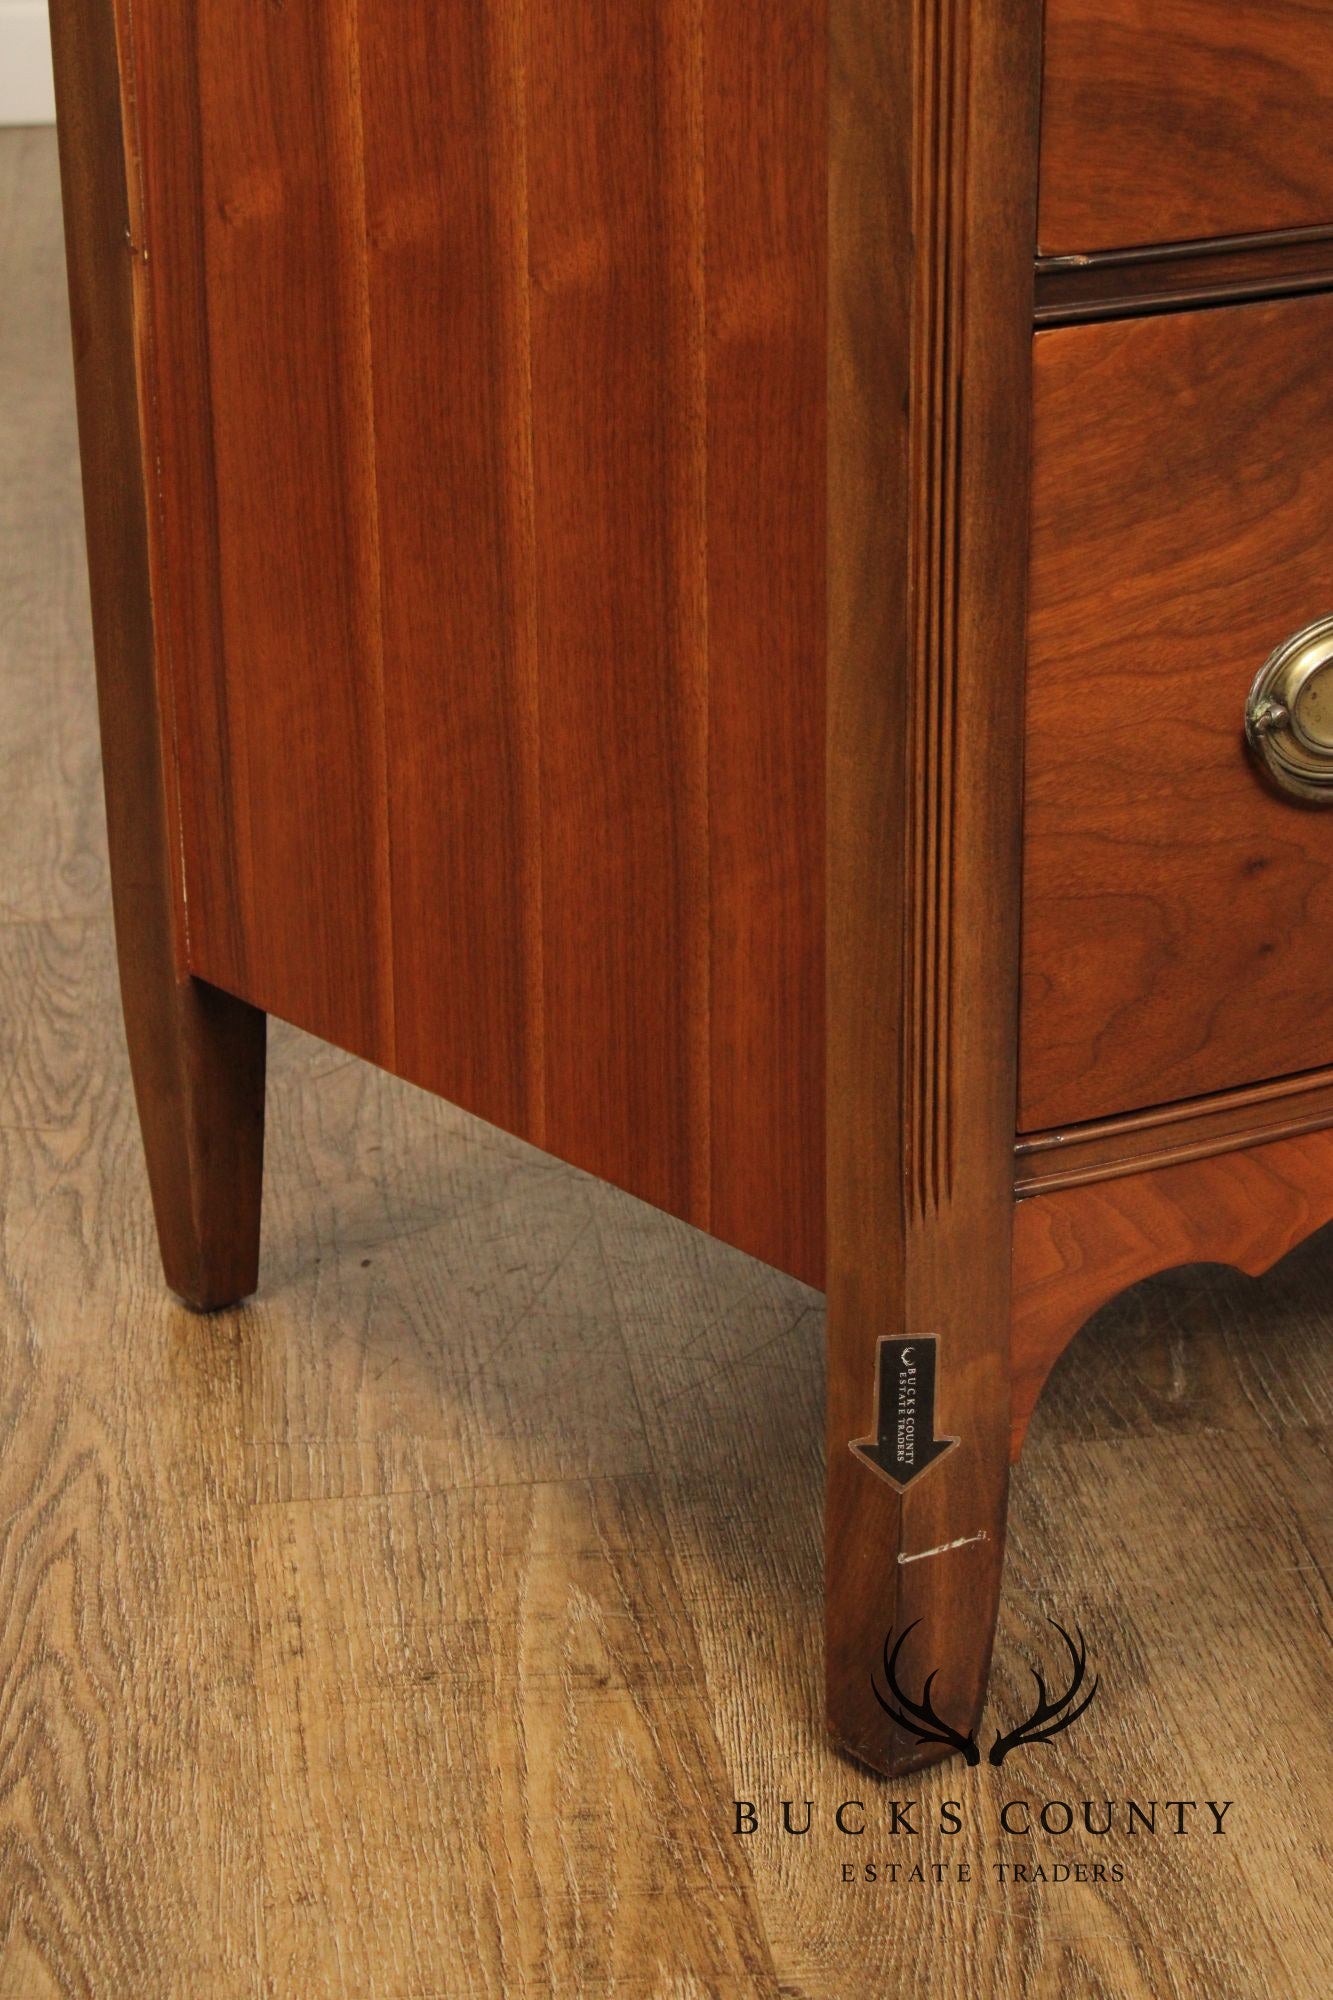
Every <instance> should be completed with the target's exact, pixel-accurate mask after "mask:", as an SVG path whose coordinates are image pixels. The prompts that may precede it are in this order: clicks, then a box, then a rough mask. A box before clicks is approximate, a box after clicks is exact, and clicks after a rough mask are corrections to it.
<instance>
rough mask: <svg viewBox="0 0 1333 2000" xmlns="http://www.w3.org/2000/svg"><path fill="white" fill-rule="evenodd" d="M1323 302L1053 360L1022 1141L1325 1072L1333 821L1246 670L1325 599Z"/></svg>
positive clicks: (1039, 619) (1038, 421)
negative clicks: (1280, 759) (1277, 735)
mask: <svg viewBox="0 0 1333 2000" xmlns="http://www.w3.org/2000/svg"><path fill="white" fill-rule="evenodd" d="M1330 340H1333V299H1329V298H1325V297H1320V298H1311V299H1292V300H1286V301H1281V302H1277V303H1272V304H1263V305H1248V306H1237V307H1232V308H1227V309H1224V310H1219V311H1216V312H1201V313H1185V314H1175V315H1170V316H1167V317H1164V318H1159V319H1144V320H1136V321H1131V322H1127V323H1124V324H1120V325H1106V326H1087V327H1075V328H1068V329H1062V330H1059V331H1055V332H1049V333H1042V334H1039V335H1038V336H1037V341H1036V363H1035V371H1036V372H1035V389H1034V398H1035V403H1034V427H1033V429H1034V474H1033V477H1034V498H1033V534H1032V584H1031V615H1030V634H1029V666H1028V736H1027V783H1026V837H1025V859H1024V895H1023V989H1022V1029H1021V1044H1020V1130H1023V1131H1034V1130H1040V1129H1042V1128H1045V1127H1055V1126H1063V1125H1072V1124H1078V1123H1080V1122H1083V1121H1086V1120H1090V1119H1097V1118H1106V1117H1111V1116H1114V1115H1116V1114H1117V1113H1120V1112H1124V1111H1130V1110H1134V1109H1137V1108H1139V1107H1141V1106H1146V1105H1151V1104H1160V1103H1165V1102H1168V1101H1171V1100H1174V1099H1186V1098H1192V1097H1201V1096H1205V1095H1207V1094H1209V1093H1212V1092H1216V1091H1221V1090H1227V1089H1231V1088H1234V1087H1237V1086H1240V1085H1244V1084H1249V1083H1253V1082H1255V1081H1256V1080H1257V1079H1260V1078H1264V1077H1276V1076H1283V1075H1287V1074H1291V1073H1295V1072H1297V1071H1301V1070H1312V1069H1317V1068H1319V1067H1320V1066H1321V1064H1324V1063H1326V1062H1327V1060H1328V1055H1329V1051H1330V1049H1331V1048H1333V959H1330V954H1329V950H1328V937H1329V935H1330V926H1333V816H1330V815H1329V814H1326V813H1320V812H1318V811H1311V810H1307V809H1305V808H1302V807H1300V806H1297V805H1295V804H1292V803H1291V802H1289V801H1287V800H1284V799H1282V798H1280V797H1278V796H1277V795H1276V794H1274V793H1273V792H1271V791H1270V790H1269V789H1268V788H1267V787H1266V786H1265V784H1263V783H1262V782H1261V780H1260V779H1259V777H1258V776H1257V774H1256V773H1255V771H1254V770H1253V769H1252V768H1251V766H1250V763H1249V761H1248V759H1247V756H1246V753H1245V750H1244V746H1243V742H1242V735H1241V724H1242V717H1243V712H1244V706H1245V698H1246V694H1247V692H1248V689H1249V686H1250V682H1251V679H1252V677H1253V675H1254V674H1255V672H1256V671H1257V670H1258V668H1259V667H1260V666H1261V665H1262V664H1263V662H1264V660H1265V659H1266V658H1267V656H1268V655H1269V653H1270V652H1271V651H1272V650H1273V648H1274V647H1275V646H1276V645H1278V644H1279V643H1280V642H1281V641H1282V640H1283V639H1284V638H1286V637H1287V636H1288V635H1289V634H1290V633H1292V632H1294V631H1296V630H1298V629H1299V628H1301V627H1302V626H1304V625H1306V624H1308V623H1309V622H1310V621H1311V620H1312V619H1315V618H1317V617H1320V616H1322V615H1324V614H1326V613H1327V612H1328V611H1329V609H1330V606H1331V604H1333V567H1331V565H1330V556H1331V554H1333V542H1331V541H1330V533H1329V522H1330V520H1333V454H1330V452H1329V449H1328V446H1329V443H1330V441H1333V375H1330V371H1329V369H1328V366H1327V355H1328V351H1329V343H1330Z"/></svg>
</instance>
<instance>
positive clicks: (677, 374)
mask: <svg viewBox="0 0 1333 2000" xmlns="http://www.w3.org/2000/svg"><path fill="white" fill-rule="evenodd" d="M116 11H117V14H118V17H119V19H120V30H121V47H122V63H123V66H124V69H125V73H126V76H127V77H128V78H129V79H130V80H131V81H130V87H131V88H132V92H133V98H134V103H135V107H136V116H137V146H138V151H137V154H136V160H135V167H136V172H137V175H138V178H139V183H140V186H139V192H140V195H141V218H140V223H139V226H140V228H141V231H142V235H143V239H144V248H145V252H146V259H147V261H146V265H145V285H146V290H145V301H144V304H145V314H146V318H147V332H146V342H147V351H148V354H149V357H150V370H151V380H152V385H153V397H152V403H151V409H150V414H149V424H150V430H151V434H152V448H153V451H154V454H155V458H156V461H157V463H158V465H159V466H160V469H161V485H162V492H161V495H160V496H159V505H158V510H157V519H156V533H157V568H158V571H159V574H160V576H161V577H162V579H163V584H164V587H163V592H162V600H161V601H162V619H163V634H162V642H161V643H162V649H163V654H164V658H165V660H166V663H167V666H168V668H169V675H170V681H171V685H172V687H173V689H174V694H175V711H176V726H177V741H178V744H179V752H180V779H181V793H182V805H183V831H184V870H185V891H186V904H185V908H186V912H187V922H188V933H187V944H188V954H189V963H190V966H191V968H192V969H193V970H194V971H195V972H197V973H199V974H200V975H202V976H203V977H205V978H207V979H209V980H211V981H213V982H215V983H216V984H217V985H219V986H221V987H223V988H225V989H226V990H227V991H228V992H232V993H237V994H240V995H242V996H244V997H245V998H247V999H249V1000H251V1001H253V1002H255V1003H256V1004H258V1005H260V1006H263V1007H265V1008H268V1009H270V1010H271V1011H272V1012H274V1013H276V1014H278V1015H281V1016H283V1017H284V1018H286V1019H289V1020H292V1021H295V1022H297V1023H299V1024H300V1025H302V1026H304V1027H307V1028H309V1029H312V1030H313V1031H315V1032H316V1033H318V1034H321V1035H323V1036H324V1037H326V1038H327V1039H328V1040H330V1041H333V1042H335V1043H337V1044H339V1045H340V1046H342V1047H344V1048H347V1049H351V1050H353V1051H354V1052H356V1053H358V1054H360V1055H364V1056H369V1057H370V1058H372V1059H373V1060H375V1061H376V1062H378V1063H381V1064H383V1065H384V1066H385V1067H387V1068H389V1069H391V1070H394V1071H396V1072H397V1073H399V1074H401V1075H404V1076H406V1077H409V1078H411V1079H412V1080H413V1081H415V1082H417V1083H421V1084H424V1085H425V1086H426V1087H427V1088H429V1089H431V1090H435V1091H438V1092H440V1093H442V1094H443V1095H444V1096H446V1097H449V1098H450V1099H452V1100H454V1101H456V1102H459V1103H461V1104H463V1105H465V1106H467V1107H468V1108H469V1109H471V1110H473V1111H475V1112H478V1113H480V1114H482V1115H484V1116H485V1117H487V1118H489V1119H490V1120H492V1121H493V1122H495V1123H496V1124H499V1125H501V1126H504V1127H506V1128H508V1129H511V1130H514V1131H517V1132H520V1133H522V1134H523V1135H524V1136H526V1137H528V1138H530V1139H532V1140H534V1141H535V1142H536V1143H538V1144H541V1145H543V1146H546V1147H548V1148H549V1149H550V1150H551V1151H552V1152H554V1153H557V1154H560V1155H562V1156H563V1157H565V1158H567V1159H570V1160H573V1161H575V1162H576V1163H577V1164H579V1165H581V1166H584V1167H588V1168H590V1169H592V1170H594V1171H596V1172H597V1173H599V1174H602V1175H605V1176H606V1177H608V1178H610V1179H612V1180H614V1181H617V1182H619V1183H621V1184H622V1185H624V1186H626V1187H629V1188H631V1189H633V1190H634V1191H635V1192H636V1193H638V1194H640V1195H643V1196H645V1197H646V1198H648V1199H649V1200H652V1201H654V1202H656V1203H658V1204H660V1205H661V1206H663V1207H666V1208H668V1209H671V1210H673V1211H674V1212H676V1213H678V1214H682V1215H688V1216H689V1217H691V1218H692V1219H693V1220H694V1221H696V1222H698V1223H700V1224H702V1225H703V1226H705V1227H710V1228H712V1229H714V1230H715V1231H716V1232H717V1233H718V1234H720V1235H722V1236H723V1237H726V1238H728V1239H730V1240H731V1241H733V1242H736V1243H739V1244H740V1245H742V1247H744V1248H745V1249H747V1250H749V1251H751V1252H753V1253H755V1254H757V1255H761V1256H763V1257H766V1258H767V1259H769V1260H770V1261H773V1262H776V1263H779V1264H781V1265H783V1266H785V1267H786V1268H788V1269H790V1270H792V1271H795V1272H797V1273H799V1274H800V1275H801V1276H802V1277H805V1278H809V1279H816V1278H818V1277H819V1275H820V1273H821V1270H822V1258H823V1205H822V1147H823V1123H822V1120H823V1076H822V1067H823V1028H822V1019H823V932H822V843H823V735H822V717H823V702H824V678H823V655H824V583H823V577H824V566H823V565H824V533H823V509H824V388H823V382H824V274H823V264H824V240H825V228H824V210H825V145H824V124H825V89H824V50H823V35H824V14H823V5H822V0H797V4H794V5H790V6H784V7H782V8H780V9H758V8H736V7H732V6H727V5H724V4H722V0H614V4H612V0H580V4H578V5H574V6H570V5H567V4H565V3H564V0H499V4H495V5H490V6H487V7H484V8H483V7H478V6H470V7H468V8H465V9H463V10H462V11H461V12H457V11H455V12H446V11H441V10H440V9H439V8H438V7H435V6H433V5H430V4H428V0H406V4H401V0H400V4H390V0H369V4H361V5H353V4H351V0H336V4H334V5H331V6H317V5H315V4H314V0H294V4H290V5H287V6H284V7H273V8H263V9H260V10H257V11H255V12H254V13H252V15H250V16H249V17H247V23H246V32H245V37H244V42H243V45H242V46H241V47H239V48H238V44H237V39H236V16H235V11H234V9H233V8H232V7H230V6H227V5H223V4H220V0H203V4H201V5H199V6H196V7H191V8H188V9H181V8H179V7H177V6H175V5H173V4H169V0H143V4H136V5H135V6H134V7H133V8H132V9H131V8H130V7H128V6H123V5H120V6H118V7H117V10H116ZM210 578H211V581H210V580H209V579H210Z"/></svg>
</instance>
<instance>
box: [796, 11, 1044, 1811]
mask: <svg viewBox="0 0 1333 2000" xmlns="http://www.w3.org/2000/svg"><path fill="white" fill-rule="evenodd" d="M1041 19H1042V10H1041V5H1040V0H1007V4H1006V5H1005V6H1003V7H1000V6H995V5H989V4H983V0H906V4H904V5H901V6H885V5H884V4H883V0H830V8H829V25H830V33H829V271H828V299H829V313H828V326H829V370H828V389H829V395H828V447H829V461H828V462H829V483H828V500H829V523H828V526H829V565H828V579H829V628H828V629H829V645H828V725H827V748H828V755H827V766H826V771H827V835H828V838H827V852H826V868H825V876H826V897H827V934H828V950H827V965H828V993H827V999H828V1155H827V1157H828V1275H827V1291H828V1302H829V1332H828V1343H829V1389H828V1525H827V1551H828V1564H827V1574H826V1590H827V1598H828V1641H827V1660H828V1705H829V1721H830V1724H831V1727H832V1729H833V1732H834V1735H835V1736H836V1737H837V1739H838V1740H839V1741H840V1742H841V1743H843V1744H844V1745H845V1746H846V1747H847V1748H848V1749H850V1750H852V1751H854V1752H855V1753H856V1755H858V1756H859V1757H862V1758H864V1759H866V1760H867V1761H868V1762H869V1763H871V1764H874V1765H877V1766H879V1767H880V1768H882V1769H885V1770H889V1771H899V1770H905V1769H909V1768H911V1767H912V1766H913V1765H916V1764H920V1763H925V1762H928V1761H930V1760H932V1759H934V1758H937V1757H940V1756H944V1755H947V1754H948V1753H949V1751H950V1749H951V1748H964V1749H966V1752H967V1754H974V1746H969V1738H970V1737H971V1735H972V1733H973V1731H974V1728H975V1725H976V1722H977V1718H978V1716H979V1713H980V1710H981V1706H982V1702H983V1700H984V1695H985V1686H986V1677H987V1673H988V1670H989V1664H990V1654H991V1642H992V1636H993V1632H994V1626H995V1614H996V1607H997V1602H998V1593H999V1585H1000V1573H1001V1568H1002V1564H1003V1555H1004V1521H1005V1499H1006V1490H1007V1476H1008V1473H1007V1467H1008V1435H1007V1433H1008V1424H1009V1403H1010V1388H1009V1353H1010V1313H1011V1299H1010V1269H1011V1250H1012V1229H1013V1209H1014V1132H1015V1094H1016V1093H1015V1063H1016V1051H1017V1039H1018V974H1019V949H1018V946H1019V881H1020V872H1021V833H1022V790H1023V788H1022V777H1023V724H1024V711H1023V680H1024V661H1025V626H1026V573H1027V516H1028V503H1027V494H1028V483H1029V455H1030V446H1031V438H1030V423H1029V417H1030V400H1031V368H1032V317H1033V257H1032V246H1033V244H1034V242H1035V241H1036V192H1037V152H1038V134H1039V104H1038V88H1037V80H1038V78H1039V76H1040V73H1041ZM931 1336H934V1337H935V1339H936V1342H937V1344H936V1345H934V1346H932V1345H931V1344H930V1339H931ZM882 1341H887V1342H889V1343H891V1346H890V1347H889V1348H888V1349H884V1348H882V1347H881V1342H882ZM904 1349H906V1350H908V1351H907V1353H906V1356H905V1357H904ZM886 1353H887V1354H888V1356H889V1360H890V1362H891V1364H892V1365H891V1368H890V1371H889V1380H888V1386H887V1389H886V1388H884V1387H883V1386H882V1385H883V1377H884V1355H885V1354H886ZM931 1366H933V1369H934V1380H935V1390H936V1394H935V1402H934V1417H935V1420H936V1421H935V1430H936V1432H937V1433H938V1436H939V1438H940V1439H941V1440H944V1439H950V1438H952V1439H956V1440H957V1443H956V1444H953V1445H951V1446H950V1447H949V1448H948V1449H947V1450H940V1451H934V1450H931V1449H930V1448H929V1447H930V1446H931V1445H932V1443H933V1439H932V1438H930V1437H928V1436H926V1434H925V1432H924V1430H919V1429H918V1428H917V1426H918V1425H920V1424H923V1423H924V1419H925V1416H926V1415H927V1414H928V1412H927V1410H926V1402H927V1401H928V1398H927V1397H926V1395H925V1386H926V1378H927V1376H928V1374H929V1370H930V1367H931ZM914 1371H915V1372H914ZM923 1371H924V1372H923ZM877 1384H878V1385H881V1386H880V1389H879V1407H878V1413H877V1405H876V1394H877ZM886 1404H887V1407H886ZM877 1415H878V1421H877ZM900 1419H901V1423H902V1428H901V1431H900V1430H899V1428H898V1426H899V1420H900ZM881 1435H882V1436H883V1438H884V1440H885V1442H884V1444H883V1446H882V1447H881V1446H880V1445H879V1443H878V1440H879V1438H880V1437H881ZM858 1444H860V1446H861V1449H859V1450H857V1449H855V1448H854V1447H855V1446H856V1445H858ZM904 1457H906V1458H907V1459H915V1461H916V1462H915V1463H908V1464H906V1465H904V1463H903V1460H904ZM895 1470H896V1472H897V1473H898V1474H903V1473H905V1474H906V1475H908V1476H907V1477H906V1478H905V1479H903V1480H901V1481H900V1483H899V1484H895V1483H893V1478H892V1477H891V1476H890V1475H893V1474H894V1473H895ZM909 1631H910V1636H909V1637H904V1634H907V1633H909ZM899 1640H901V1641H902V1646H901V1650H900V1651H898V1652H897V1654H896V1657H895V1653H894V1648H895V1646H896V1645H897V1644H898V1642H899ZM886 1641H887V1651H886ZM890 1672H892V1675H893V1678H894V1680H895V1681H896V1683H897V1691H895V1689H894V1688H892V1687H890V1686H888V1684H887V1683H888V1680H889V1676H890ZM931 1673H934V1674H935V1675H936V1679H935V1681H934V1683H933V1684H932V1688H931V1703H930V1706H932V1707H933V1711H934V1714H935V1716H936V1717H938V1718H939V1723H938V1725H937V1724H936V1723H935V1722H933V1721H932V1720H931V1719H930V1718H929V1717H926V1716H924V1715H922V1714H920V1713H917V1714H915V1715H914V1713H913V1710H914V1708H915V1710H917V1711H920V1710H923V1709H925V1708H926V1706H927V1703H926V1702H925V1701H924V1700H923V1695H924V1690H925V1683H926V1680H927V1677H928V1676H929V1675H930V1674H931ZM895 1714H896V1715H898V1716H900V1717H902V1718H904V1720H901V1721H897V1720H895V1719H894V1716H895Z"/></svg>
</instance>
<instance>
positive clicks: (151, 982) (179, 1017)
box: [51, 0, 265, 1309]
mask: <svg viewBox="0 0 1333 2000" xmlns="http://www.w3.org/2000/svg"><path fill="white" fill-rule="evenodd" d="M51 27H52V49H53V55H54V58H55V69H56V74H57V88H58V101H59V111H60V160H61V179H62V185H63V190H64V212H65V230H66V246H67V250H68V262H69V276H70V317H71V325H72V333H73V345H74V366H75V381H76V387H77V395H78V410H79V442H80V448H81V454H82V461H83V499H84V519H85V524H86V529H87V545H88V572H89V586H90V591H91V597H92V619H93V636H94V641H95V647H96V661H97V685H98V706H99V711H100V715H101V722H102V763H103V771H104V776H105V796H106V814H107V835H108V841H109V847H110V855H111V890H112V899H113V903H114V908H115V917H116V940H117V947H118V953H119V960H120V990H121V996H122V1000H123V1004H124V1014H125V1022H126V1030H127V1034H128V1039H129V1047H130V1060H131V1065H132V1068H133V1073H134V1087H135V1095H136V1098H137V1100H138V1105H139V1119H140V1125H141V1128H142V1131H143V1138H144V1151H145V1154H146V1155H147V1160H148V1178H149V1183H150V1186H151V1188H152V1194H153V1209H154V1212H155V1214H156V1217H157V1227H158V1239H159V1242H160V1244H161V1248H162V1264H163V1269H164V1271H165V1274H166V1279H167V1283H168V1284H169V1285H170V1286H171V1287H172V1289H173V1291H175V1292H177V1293H179V1295H180V1296H181V1297H182V1298H183V1299H185V1300H186V1301H187V1302H188V1303H189V1304H190V1305H193V1306H196V1307H199V1308H203V1309H207V1308H211V1307H214V1306H223V1305H233V1304H234V1303H235V1302H236V1300H237V1299H242V1298H245V1297H246V1296H247V1294H248V1293H250V1292H252V1291H253V1290H254V1288H255V1284H256V1281H257V1277H258V1270H259V1211H260V1184H261V1179H262V1175H263V1158H264V1047H265V1043H264V1034H265V1023H264V1017H263V1015H262V1013H260V1012H258V1011H257V1010H256V1009H255V1008H254V1007H251V1006H248V1005H247V1004H246V1003H245V1002H244V1001H243V1000H239V999H237V998H235V997H233V996H232V995H230V994H227V993H222V992H218V991H217V990H215V989H214V988H212V987H209V986H206V985H204V984H203V983H202V982H201V981H199V980H196V979H194V978H192V977H191V976H190V970H189V965H188V951H187V949H186V935H185V930H186V927H185V924H184V921H183V912H184V905H183V893H184V892H183V885H182V880H181V872H180V871H181V840H180V815H179V810H178V807H179V800H178V796H177V790H176V770H175V757H174V748H173V727H172V718H171V716H170V714H169V713H168V712H167V711H166V708H165V705H164V701H163V698H162V683H161V680H160V678H159V672H158V669H159V658H158V652H159V644H158V626H157V616H156V611H157V606H156V604H155V599H154V585H155V577H154V573H153V561H152V540H153V536H152V525H151V524H152V515H153V499H152V479H151V476H150V474H149V469H148V468H149V463H150V459H151V451H152V445H151V442H150V438H149V428H150V427H149V425H148V424H147V422H146V420H145V419H146V412H147V407H148V404H149V403H150V401H151V390H150V389H148V388H146V387H145V386H144V381H143V378H144V375H145V372H146V358H147V357H146V354H145V350H144V346H143V311H142V293H143V285H144V277H145V269H146V267H145V264H144V259H143V255H142V253H141V249H140V246H138V245H137V244H136V243H135V240H134V239H135V223H136V212H137V200H136V191H135V187H134V176H133V172H132V169H131V167H130V165H129V162H128V155H129V150H130V136H129V135H130V134H131V132H132V117H133V114H132V111H131V109H130V108H129V107H130V104H131V100H132V95H133V86H132V79H131V78H130V76H129V75H128V74H127V72H126V71H125V69H124V68H123V67H121V66H120V65H119V64H118V61H117V54H118V50H117V41H116V26H115V17H114V13H113V10H112V9H111V8H110V7H105V6H91V7H89V6H85V5H83V4H82V0H56V4H55V6H54V8H53V10H52V15H51Z"/></svg>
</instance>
